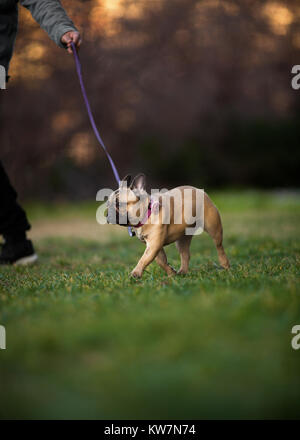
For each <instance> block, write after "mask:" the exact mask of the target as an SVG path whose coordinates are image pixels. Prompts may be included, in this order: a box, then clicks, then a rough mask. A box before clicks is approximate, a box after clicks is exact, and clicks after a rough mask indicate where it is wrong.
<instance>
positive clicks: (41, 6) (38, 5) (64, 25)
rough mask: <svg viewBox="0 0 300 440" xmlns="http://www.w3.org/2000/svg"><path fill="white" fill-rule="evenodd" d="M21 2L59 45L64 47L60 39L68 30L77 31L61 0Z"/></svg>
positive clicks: (23, 0) (28, 0)
mask: <svg viewBox="0 0 300 440" xmlns="http://www.w3.org/2000/svg"><path fill="white" fill-rule="evenodd" d="M20 3H21V5H23V6H25V8H27V9H29V11H30V13H31V15H32V17H33V18H34V19H35V20H36V21H37V22H38V24H39V25H40V26H41V28H43V29H44V30H45V31H46V32H47V34H48V35H49V37H50V38H51V39H52V40H53V41H54V42H55V43H56V44H57V45H58V46H59V47H64V45H63V44H62V43H61V41H60V39H61V37H62V36H63V35H64V34H65V33H66V32H69V31H77V29H76V27H75V26H74V24H73V22H72V20H71V19H70V18H69V17H68V16H67V14H66V12H65V10H64V8H63V7H62V5H61V3H60V1H59V0H20Z"/></svg>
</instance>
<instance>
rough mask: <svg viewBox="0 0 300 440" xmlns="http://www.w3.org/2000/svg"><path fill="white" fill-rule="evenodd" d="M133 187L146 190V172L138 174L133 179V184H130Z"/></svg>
mask: <svg viewBox="0 0 300 440" xmlns="http://www.w3.org/2000/svg"><path fill="white" fill-rule="evenodd" d="M130 188H131V189H137V190H139V191H145V190H146V176H145V174H142V173H141V174H138V175H137V176H135V178H134V179H133V182H132V184H131V185H130Z"/></svg>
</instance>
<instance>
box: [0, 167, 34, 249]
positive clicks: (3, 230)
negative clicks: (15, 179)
mask: <svg viewBox="0 0 300 440" xmlns="http://www.w3.org/2000/svg"><path fill="white" fill-rule="evenodd" d="M0 204H1V205H0V234H1V235H3V236H4V238H5V239H6V240H7V239H12V240H13V239H16V240H19V239H25V235H26V231H28V230H29V229H30V224H29V222H28V220H27V217H26V214H25V211H24V210H23V209H22V208H21V206H20V205H19V204H18V203H17V193H16V191H15V190H14V188H13V187H12V185H11V183H10V181H9V178H8V176H7V174H6V172H5V170H4V167H3V165H2V163H1V161H0Z"/></svg>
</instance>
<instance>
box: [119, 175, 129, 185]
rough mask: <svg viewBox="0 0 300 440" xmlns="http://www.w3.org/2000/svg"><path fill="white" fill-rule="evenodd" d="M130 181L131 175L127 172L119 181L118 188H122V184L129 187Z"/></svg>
mask: <svg viewBox="0 0 300 440" xmlns="http://www.w3.org/2000/svg"><path fill="white" fill-rule="evenodd" d="M130 182H131V175H130V174H127V176H125V177H124V178H123V179H122V180H121V181H120V188H123V187H124V186H127V188H129V185H130Z"/></svg>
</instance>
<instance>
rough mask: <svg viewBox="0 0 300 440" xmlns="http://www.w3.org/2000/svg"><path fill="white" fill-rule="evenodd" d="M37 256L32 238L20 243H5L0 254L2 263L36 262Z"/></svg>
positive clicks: (21, 263) (0, 262)
mask: <svg viewBox="0 0 300 440" xmlns="http://www.w3.org/2000/svg"><path fill="white" fill-rule="evenodd" d="M37 258H38V257H37V255H36V253H35V252H34V249H33V246H32V243H31V241H30V240H23V241H20V242H18V243H4V244H3V245H2V250H1V254H0V265H1V264H16V265H27V264H32V263H34V262H35V261H36V260H37Z"/></svg>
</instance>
